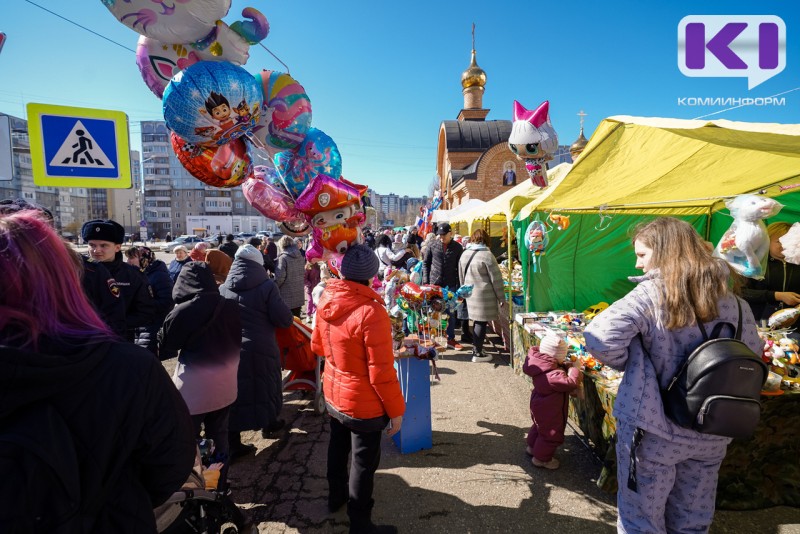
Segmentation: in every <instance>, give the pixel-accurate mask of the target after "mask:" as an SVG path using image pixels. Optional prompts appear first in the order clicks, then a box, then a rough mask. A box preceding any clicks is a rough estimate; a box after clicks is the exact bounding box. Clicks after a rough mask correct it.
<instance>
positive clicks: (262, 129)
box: [253, 70, 311, 151]
mask: <svg viewBox="0 0 800 534" xmlns="http://www.w3.org/2000/svg"><path fill="white" fill-rule="evenodd" d="M256 81H257V82H259V84H260V86H261V90H262V92H263V94H264V98H263V100H264V104H263V106H262V108H261V118H260V119H259V121H258V126H256V127H255V128H254V129H253V134H254V135H255V136H256V137H257V138H258V139H260V140H261V142H262V143H263V144H264V145H265V146H266V147H268V148H272V149H276V151H280V150H286V149H290V148H296V147H298V146H300V143H302V142H303V139H305V137H306V134H307V133H308V129H309V128H310V127H311V101H310V100H309V98H308V95H306V90H305V89H303V86H302V85H300V84H299V83H298V82H297V80H295V79H294V78H292V77H291V76H289V75H288V74H285V73H283V72H277V71H273V70H262V71H261V72H260V73H258V74H256Z"/></svg>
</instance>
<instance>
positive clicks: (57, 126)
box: [28, 103, 131, 189]
mask: <svg viewBox="0 0 800 534" xmlns="http://www.w3.org/2000/svg"><path fill="white" fill-rule="evenodd" d="M28 138H29V139H30V147H31V164H32V167H33V183H34V184H36V185H41V186H54V187H88V188H101V189H117V188H119V189H127V188H130V187H131V163H130V141H129V138H128V116H127V115H125V113H123V112H121V111H111V110H104V109H90V108H73V107H66V106H53V105H50V104H34V103H31V104H28Z"/></svg>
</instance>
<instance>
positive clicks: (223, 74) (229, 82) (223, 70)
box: [163, 61, 261, 145]
mask: <svg viewBox="0 0 800 534" xmlns="http://www.w3.org/2000/svg"><path fill="white" fill-rule="evenodd" d="M163 107H164V119H165V120H166V123H167V127H168V128H169V129H171V130H172V131H174V132H175V133H176V134H178V135H179V136H181V137H182V138H183V139H184V140H186V141H188V142H189V143H194V144H198V145H224V144H225V143H227V142H229V141H231V140H233V139H236V138H238V137H241V136H243V135H245V134H247V133H249V132H250V131H251V130H252V129H253V128H254V127H255V126H256V124H257V123H258V118H259V115H260V114H261V90H260V89H259V87H258V84H257V83H256V81H255V79H254V78H253V77H252V76H251V75H250V74H249V73H248V72H247V71H246V70H244V69H243V68H242V67H238V66H236V65H233V64H232V63H228V62H219V63H217V62H212V61H201V62H199V63H195V64H194V65H191V66H189V67H188V68H187V69H186V70H184V71H182V72H179V73H178V74H177V75H176V76H175V77H174V78H173V79H172V81H170V82H169V84H168V85H167V88H166V89H165V90H164V98H163Z"/></svg>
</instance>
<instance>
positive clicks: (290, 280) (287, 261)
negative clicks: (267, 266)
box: [275, 235, 306, 317]
mask: <svg viewBox="0 0 800 534" xmlns="http://www.w3.org/2000/svg"><path fill="white" fill-rule="evenodd" d="M278 245H280V248H281V252H280V254H278V259H277V260H276V261H275V283H276V284H277V285H278V288H279V289H280V291H281V297H283V301H284V302H285V303H286V305H287V306H289V309H290V310H292V314H293V315H294V316H295V317H300V311H301V310H302V309H303V300H304V296H303V280H304V278H305V270H306V260H305V258H304V257H303V254H301V253H300V249H298V248H297V245H295V242H294V241H293V240H292V238H291V237H289V236H288V235H285V236H283V237H282V238H281V240H280V241H279V242H278Z"/></svg>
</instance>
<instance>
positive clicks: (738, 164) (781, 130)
mask: <svg viewBox="0 0 800 534" xmlns="http://www.w3.org/2000/svg"><path fill="white" fill-rule="evenodd" d="M797 181H800V125H796V124H791V125H786V124H759V123H746V122H733V121H725V120H717V121H702V120H681V119H660V118H643V117H630V116H616V117H609V118H608V119H605V120H604V121H603V122H601V123H600V125H599V126H598V128H597V130H596V131H595V132H594V134H593V135H592V138H591V139H590V140H589V144H588V145H587V146H586V149H585V150H584V151H583V153H582V154H581V156H580V158H578V160H577V162H576V163H575V164H574V165H573V168H572V170H571V171H570V172H569V174H568V175H567V176H566V177H565V179H564V180H563V182H561V185H560V186H559V188H558V190H557V191H554V192H553V193H552V194H550V195H548V196H547V197H546V198H543V199H542V200H541V201H540V202H537V203H536V206H533V207H532V209H526V210H525V211H524V212H523V213H521V214H520V216H519V217H517V219H518V220H521V219H523V218H524V217H526V216H528V215H530V213H531V212H532V211H549V210H573V211H579V212H580V211H583V212H597V211H598V210H599V209H600V208H603V209H605V210H609V211H612V212H613V211H620V212H622V211H624V212H629V213H651V214H665V215H666V214H668V215H695V214H702V213H711V212H713V211H714V210H715V209H719V208H720V207H721V206H722V204H721V202H720V200H721V197H723V196H726V197H727V196H733V195H738V194H743V193H753V192H762V193H764V194H767V193H768V194H769V196H775V195H776V194H777V193H779V192H780V191H776V190H777V189H778V186H780V185H786V184H794V183H795V182H797ZM770 188H774V189H770ZM765 189H769V191H765Z"/></svg>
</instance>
